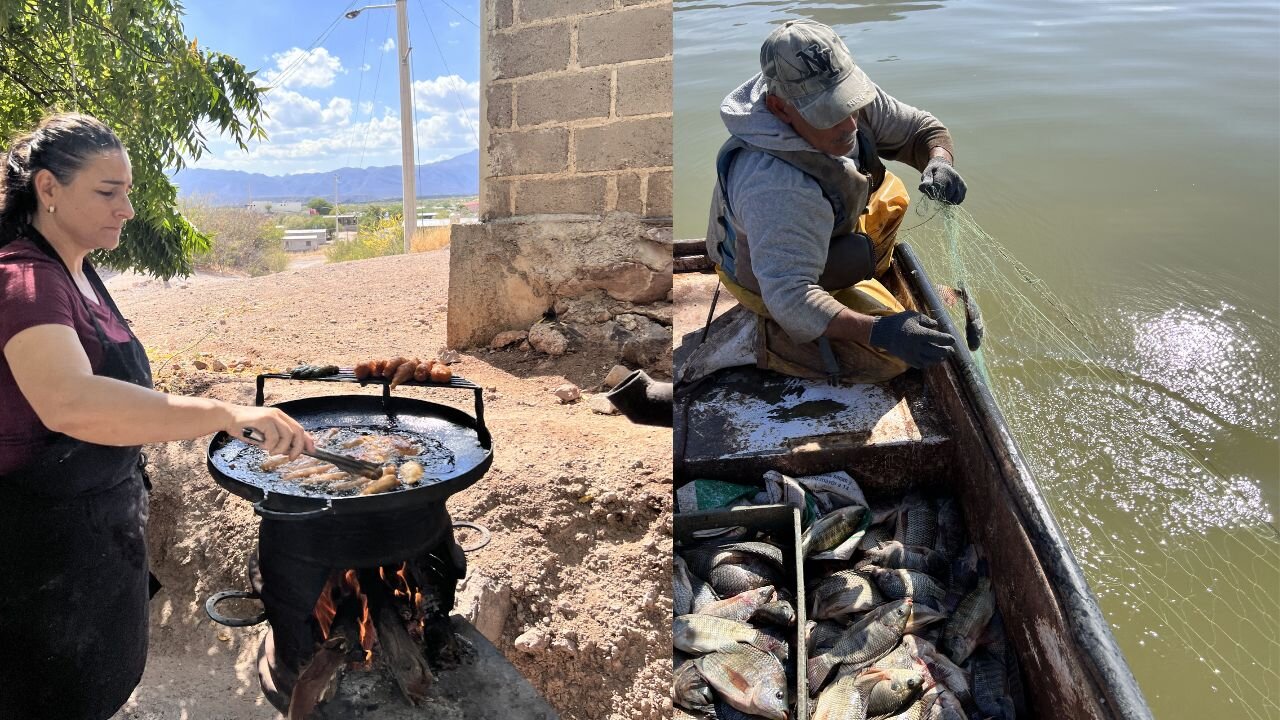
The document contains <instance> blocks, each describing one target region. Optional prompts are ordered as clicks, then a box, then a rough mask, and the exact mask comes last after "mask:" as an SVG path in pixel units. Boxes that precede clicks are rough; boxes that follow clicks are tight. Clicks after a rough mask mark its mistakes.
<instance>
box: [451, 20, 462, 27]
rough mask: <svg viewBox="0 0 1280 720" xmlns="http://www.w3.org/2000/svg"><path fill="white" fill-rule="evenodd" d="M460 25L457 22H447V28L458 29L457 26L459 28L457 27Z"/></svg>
mask: <svg viewBox="0 0 1280 720" xmlns="http://www.w3.org/2000/svg"><path fill="white" fill-rule="evenodd" d="M461 24H462V23H460V22H458V21H457V20H450V21H449V27H450V28H456V27H458V26H459V25H461Z"/></svg>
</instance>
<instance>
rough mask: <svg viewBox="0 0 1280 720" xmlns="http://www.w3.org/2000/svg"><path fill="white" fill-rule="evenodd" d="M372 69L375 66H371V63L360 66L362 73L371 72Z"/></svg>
mask: <svg viewBox="0 0 1280 720" xmlns="http://www.w3.org/2000/svg"><path fill="white" fill-rule="evenodd" d="M372 69H373V66H372V65H370V64H369V63H365V64H363V65H361V66H360V72H369V71H370V70H372Z"/></svg>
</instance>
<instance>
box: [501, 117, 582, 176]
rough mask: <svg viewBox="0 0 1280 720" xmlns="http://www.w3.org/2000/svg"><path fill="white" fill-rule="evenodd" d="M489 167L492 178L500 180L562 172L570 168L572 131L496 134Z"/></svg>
mask: <svg viewBox="0 0 1280 720" xmlns="http://www.w3.org/2000/svg"><path fill="white" fill-rule="evenodd" d="M489 165H490V168H491V170H492V174H493V175H496V176H500V177H504V176H509V175H532V174H537V173H555V172H560V171H562V170H564V169H566V168H568V167H569V131H568V130H567V129H566V128H548V129H546V130H527V131H516V132H505V133H492V134H490V135H489Z"/></svg>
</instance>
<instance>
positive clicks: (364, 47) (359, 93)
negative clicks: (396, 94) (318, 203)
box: [347, 15, 377, 165]
mask: <svg viewBox="0 0 1280 720" xmlns="http://www.w3.org/2000/svg"><path fill="white" fill-rule="evenodd" d="M370 21H371V20H370V17H369V16H368V15H365V16H364V42H363V43H362V44H361V47H360V83H359V85H358V86H357V88H356V111H355V112H354V113H353V114H352V115H353V117H354V118H355V119H356V124H357V126H358V125H359V121H360V98H362V97H364V75H365V67H364V59H365V57H366V56H367V54H368V51H369V23H370ZM374 91H375V92H376V91H377V85H375V86H374ZM369 114H370V116H372V115H373V107H372V105H371V106H370V107H369ZM363 134H364V133H361V135H363ZM354 146H355V136H354V135H353V136H351V138H350V140H349V141H348V142H347V164H348V165H350V164H351V153H352V151H353V150H354V149H355V147H354Z"/></svg>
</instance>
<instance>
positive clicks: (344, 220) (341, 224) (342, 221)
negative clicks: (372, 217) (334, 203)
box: [333, 213, 360, 235]
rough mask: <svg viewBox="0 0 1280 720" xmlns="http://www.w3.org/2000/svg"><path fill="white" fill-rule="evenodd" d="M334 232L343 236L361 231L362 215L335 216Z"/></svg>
mask: <svg viewBox="0 0 1280 720" xmlns="http://www.w3.org/2000/svg"><path fill="white" fill-rule="evenodd" d="M333 222H334V230H335V231H336V232H337V233H338V234H339V235H342V234H343V233H354V232H356V231H357V230H358V229H359V225H360V213H350V214H346V215H334V216H333Z"/></svg>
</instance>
